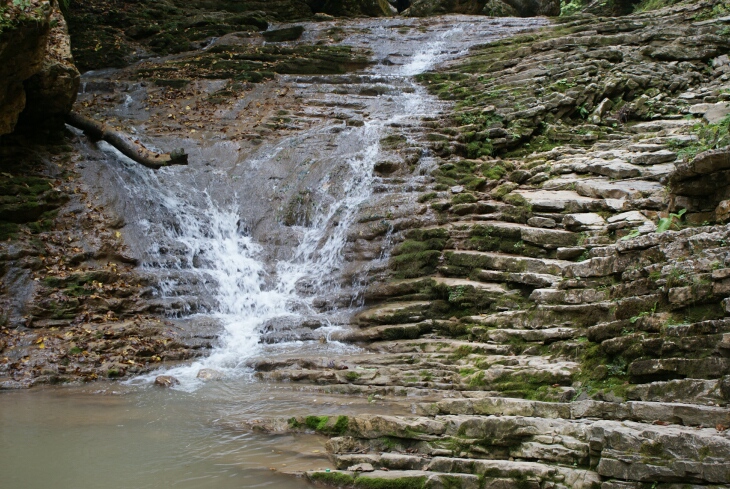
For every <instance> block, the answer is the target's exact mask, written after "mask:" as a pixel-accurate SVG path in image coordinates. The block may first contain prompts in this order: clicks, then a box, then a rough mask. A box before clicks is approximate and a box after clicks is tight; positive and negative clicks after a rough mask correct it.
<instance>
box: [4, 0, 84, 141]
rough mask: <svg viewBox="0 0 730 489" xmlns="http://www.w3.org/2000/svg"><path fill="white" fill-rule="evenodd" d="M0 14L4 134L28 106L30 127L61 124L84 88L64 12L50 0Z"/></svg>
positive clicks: (27, 115) (29, 2)
mask: <svg viewBox="0 0 730 489" xmlns="http://www.w3.org/2000/svg"><path fill="white" fill-rule="evenodd" d="M0 13H2V16H3V20H2V23H0V29H1V30H0V135H2V134H8V133H10V132H12V131H13V130H14V129H15V126H16V124H17V123H18V119H19V117H20V115H21V113H22V112H23V111H24V110H25V115H24V116H23V118H24V120H25V121H27V123H28V124H29V125H31V124H32V125H35V124H37V123H39V122H42V123H44V124H46V123H50V124H53V123H54V122H55V124H56V125H58V123H59V121H60V120H61V119H62V118H63V115H65V114H66V113H68V111H69V110H71V105H73V102H74V100H76V93H77V91H78V87H79V72H78V71H77V70H76V68H75V66H74V64H73V58H72V56H71V50H70V44H69V37H68V31H67V28H66V22H65V21H64V18H63V15H62V14H61V13H60V11H59V10H58V6H57V5H54V4H53V3H52V2H48V1H35V2H33V1H28V2H27V3H25V2H21V3H20V4H19V5H17V6H15V5H14V6H5V7H3V8H2V9H0ZM34 129H37V126H36V127H34Z"/></svg>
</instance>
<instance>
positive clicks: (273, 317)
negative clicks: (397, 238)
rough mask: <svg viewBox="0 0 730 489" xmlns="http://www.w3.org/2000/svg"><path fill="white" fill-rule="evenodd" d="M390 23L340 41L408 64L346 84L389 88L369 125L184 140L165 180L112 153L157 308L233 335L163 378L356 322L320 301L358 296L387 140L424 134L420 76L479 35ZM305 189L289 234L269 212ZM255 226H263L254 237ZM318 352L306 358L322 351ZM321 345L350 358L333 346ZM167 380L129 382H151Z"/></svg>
mask: <svg viewBox="0 0 730 489" xmlns="http://www.w3.org/2000/svg"><path fill="white" fill-rule="evenodd" d="M366 22H367V21H366ZM389 22H390V24H389ZM394 22H396V21H381V22H380V23H379V24H378V25H375V26H373V27H372V29H370V31H369V33H368V34H357V35H352V36H350V38H348V39H345V41H343V42H344V43H350V44H352V45H363V44H365V45H368V46H371V47H372V50H373V52H374V57H376V58H380V59H385V58H388V57H390V56H392V55H393V53H395V54H396V55H397V56H398V57H397V58H394V59H397V60H398V61H404V62H398V63H394V62H390V63H379V64H376V65H374V66H372V67H371V68H370V69H369V71H370V72H369V73H364V74H361V75H358V76H357V77H353V79H354V78H357V81H353V82H352V83H350V84H348V85H347V86H352V85H354V84H358V83H359V84H366V85H367V84H370V85H372V86H381V87H382V86H383V84H387V88H388V94H387V95H383V96H378V97H369V98H365V97H361V98H360V101H361V105H362V106H363V107H365V108H366V109H367V110H365V109H363V110H361V111H360V113H364V117H363V119H364V120H363V122H362V124H360V125H353V126H352V127H350V126H349V125H347V126H346V127H343V126H342V122H341V121H334V120H325V121H324V122H320V123H318V124H315V125H313V126H312V127H310V128H308V129H304V130H302V131H300V132H295V133H294V134H293V135H288V136H285V137H283V138H281V139H279V140H274V141H272V142H271V143H267V144H263V145H262V146H261V147H260V148H259V149H258V150H256V151H255V152H253V153H252V154H248V155H245V156H241V155H240V147H236V144H235V143H232V142H229V141H206V142H200V141H198V142H196V141H193V140H190V139H184V140H180V143H181V144H182V145H185V146H187V147H186V150H187V151H188V153H189V154H190V158H191V162H192V163H191V165H190V166H189V167H184V168H164V169H161V170H160V171H159V172H151V171H149V170H147V169H144V168H141V167H139V166H138V165H135V164H133V163H131V162H129V161H126V160H125V158H124V157H123V156H121V155H119V154H115V158H116V159H118V160H120V161H122V163H123V165H122V167H121V168H120V169H119V170H118V171H116V173H115V178H116V179H117V181H118V183H119V184H120V186H121V187H123V188H124V189H125V191H126V192H127V194H128V198H127V201H128V202H129V204H128V205H129V206H130V207H131V211H132V214H133V215H135V216H136V221H137V222H136V224H135V226H134V228H133V229H132V230H131V234H133V235H135V236H136V238H135V239H134V240H133V241H136V242H137V244H138V247H139V249H137V250H136V251H138V252H139V254H141V255H143V256H144V263H143V268H144V269H146V270H147V271H148V272H150V273H151V274H153V275H154V276H155V278H156V281H157V283H158V286H157V294H158V299H160V300H161V301H162V303H163V304H165V308H166V310H167V312H168V314H170V315H172V316H178V317H189V316H190V315H191V314H192V315H195V314H198V315H202V316H206V317H213V318H215V319H216V320H217V321H218V322H219V323H220V324H221V325H222V326H223V328H224V333H223V334H222V336H221V338H220V340H219V342H218V345H217V346H216V348H214V350H213V351H212V352H211V354H210V355H209V356H207V357H205V358H202V359H199V360H197V361H195V362H193V363H192V364H191V365H183V366H178V367H174V368H172V369H169V370H168V371H167V372H166V373H168V374H170V375H174V376H175V377H177V378H178V379H179V380H180V381H181V388H183V389H188V390H189V389H195V388H196V387H197V386H198V385H199V383H200V381H198V380H197V379H196V374H197V372H198V371H199V370H200V369H201V368H212V369H216V370H219V371H221V372H222V373H224V374H225V375H228V376H234V375H242V374H246V373H247V372H249V370H248V369H246V368H244V367H243V366H244V364H245V362H246V360H247V359H249V358H251V357H253V356H255V355H260V354H264V353H265V352H266V351H269V350H270V349H272V348H273V349H275V348H277V346H276V345H265V344H262V343H261V342H260V340H261V334H262V331H263V330H264V329H265V328H268V327H274V328H275V327H277V325H281V324H294V325H297V324H302V323H304V322H309V323H311V324H314V329H315V333H316V334H315V333H313V335H314V336H319V337H322V336H325V337H326V336H328V335H329V333H330V332H331V331H332V330H333V329H336V328H339V327H345V326H347V319H348V318H349V316H350V315H351V314H352V310H351V309H349V308H347V307H343V306H342V305H339V306H338V305H337V304H338V303H337V301H330V302H329V303H327V306H326V307H322V305H321V303H322V302H323V301H324V302H327V299H331V298H337V297H339V296H341V295H347V294H349V295H350V296H351V297H353V298H354V297H356V296H357V294H358V293H359V290H358V287H359V285H358V284H346V283H343V276H342V268H343V265H344V253H343V251H344V250H345V248H346V246H347V239H348V232H349V230H350V229H351V227H352V225H353V224H354V223H355V222H357V219H358V211H359V209H360V208H361V206H362V204H363V203H366V202H367V201H368V200H369V199H370V198H371V196H372V193H373V183H374V181H375V180H376V179H377V178H378V177H377V176H375V175H374V173H373V166H374V164H375V163H376V162H377V161H378V159H379V158H381V157H384V156H387V154H384V153H387V151H388V150H387V148H383V147H382V146H381V140H382V139H383V138H384V137H386V136H388V135H389V134H390V131H391V128H392V127H396V126H397V127H404V126H409V125H410V126H417V125H418V121H419V120H420V118H421V117H423V116H426V115H432V113H433V112H435V111H437V110H438V109H439V107H440V105H439V104H440V102H438V101H436V100H435V99H434V98H433V97H430V96H428V95H427V94H426V92H425V90H424V89H423V88H422V87H420V86H419V85H418V84H416V83H415V81H413V79H412V77H413V76H414V75H416V74H418V73H422V72H424V71H425V70H428V69H430V68H431V67H433V66H434V65H435V64H437V63H440V62H443V61H446V60H448V59H453V58H455V57H457V56H459V54H461V53H462V52H463V51H464V50H465V49H466V48H467V47H468V46H469V45H470V44H473V40H471V41H468V40H465V39H463V38H464V37H465V36H464V34H465V32H466V31H468V30H469V29H472V28H473V25H472V22H471V21H464V20H461V21H456V20H455V21H454V22H453V24H451V25H449V26H441V28H442V30H441V31H440V32H437V33H435V34H434V33H424V34H423V38H422V39H420V38H419V36H415V37H414V36H411V37H409V38H408V39H409V42H401V38H400V37H398V36H397V35H395V34H394V30H395V28H396V27H397V26H398V25H397V24H395V23H394ZM484 22H486V23H488V22H490V21H489V20H488V19H485V21H484ZM391 24H392V25H391ZM313 28H317V27H313ZM375 41H378V42H377V43H376V42H375ZM423 41H427V42H423ZM319 78H320V79H321V78H322V77H319ZM282 79H283V80H285V81H286V82H287V83H289V84H290V85H292V86H296V87H298V89H299V90H300V91H301V93H302V94H303V96H306V97H312V98H316V97H319V98H320V99H321V100H323V101H324V102H325V103H328V104H331V106H338V105H341V106H343V107H346V106H347V103H349V102H350V101H351V99H352V95H350V94H348V93H345V94H344V95H343V94H337V93H335V92H334V91H333V90H329V91H328V89H327V88H326V87H325V88H322V87H320V86H317V85H316V84H314V83H311V82H308V80H307V78H306V77H299V78H294V77H288V78H287V77H282ZM132 96H134V94H132ZM128 97H129V96H128ZM408 137H409V138H410V136H408ZM106 151H108V152H110V153H111V152H113V151H114V150H113V149H111V148H110V147H109V148H107V149H106ZM417 176H418V175H414V177H417ZM296 192H300V193H306V195H308V196H310V195H311V196H312V201H313V202H312V203H311V208H310V209H308V212H309V214H308V215H307V217H308V219H307V220H306V221H307V222H294V223H290V225H289V226H284V225H283V224H282V223H281V222H280V221H281V219H279V218H276V217H275V216H274V214H276V213H277V212H281V206H280V207H278V208H277V207H276V206H275V205H274V203H267V200H268V201H271V202H274V201H275V200H276V199H277V198H279V197H280V196H284V197H286V198H284V197H282V199H283V200H282V202H285V201H286V199H291V198H292V196H295V195H297V194H296ZM262 222H263V223H266V225H265V226H264V225H262V224H261V223H262ZM257 226H258V227H263V228H265V227H267V226H268V228H267V229H268V230H267V231H266V232H259V231H254V229H255V228H256V229H258V228H257ZM388 235H389V234H388ZM262 236H264V237H265V238H266V239H263V238H262ZM279 242H281V243H279ZM272 243H274V244H272ZM282 243H283V244H282ZM381 255H382V250H381ZM353 281H356V280H355V279H353ZM323 298H325V299H323ZM317 300H319V303H316V304H315V301H317ZM349 303H351V304H357V303H358V301H357V300H354V299H353V300H351V301H350V302H349ZM295 336H296V335H295ZM301 339H302V338H294V340H295V341H294V344H296V345H298V347H302V343H301V341H300V340H301ZM304 339H313V338H312V337H308V338H304ZM309 344H310V346H309V347H308V348H309V350H308V351H312V349H313V348H318V347H319V348H322V347H321V346H318V345H317V343H316V342H309ZM291 346H292V345H284V346H283V347H284V348H287V347H291ZM279 348H281V346H279ZM326 348H328V349H330V350H332V349H334V350H335V351H340V352H341V351H343V350H346V349H348V348H349V349H354V347H351V346H346V345H342V344H338V343H331V342H329V343H327V346H326ZM159 373H160V371H157V372H154V373H152V374H150V375H148V376H143V377H140V378H138V379H135V380H133V382H147V381H149V380H150V379H152V378H153V377H154V376H155V375H158V374H159Z"/></svg>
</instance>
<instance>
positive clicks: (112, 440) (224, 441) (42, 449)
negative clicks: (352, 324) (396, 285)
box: [0, 379, 403, 489]
mask: <svg viewBox="0 0 730 489" xmlns="http://www.w3.org/2000/svg"><path fill="white" fill-rule="evenodd" d="M365 411H368V412H378V411H380V412H386V411H387V412H389V413H397V412H399V411H403V410H399V409H397V408H396V409H394V408H393V407H392V406H391V407H387V408H386V407H385V406H383V405H382V404H378V403H372V402H368V401H367V399H355V400H353V399H352V398H345V397H337V396H322V395H321V394H319V393H316V392H309V391H299V390H297V389H294V388H288V387H281V386H279V387H277V386H271V385H267V384H261V383H242V382H241V380H240V379H239V380H238V381H236V382H235V383H226V382H216V383H212V384H208V385H206V386H204V387H203V388H200V389H198V390H196V391H195V392H192V393H188V392H183V391H178V390H169V389H160V388H152V387H145V388H140V387H131V386H125V385H121V384H93V385H89V386H81V387H68V386H67V387H48V388H41V389H33V390H28V391H17V392H3V393H2V394H0V454H1V456H0V487H3V488H19V489H20V488H23V489H36V488H38V489H41V488H44V489H45V488H55V489H67V488H68V489H70V488H85V489H93V488H104V489H117V488H119V489H122V488H136V489H143V488H159V487H174V488H184V489H192V488H202V487H205V488H214V489H224V488H234V487H235V488H241V487H267V488H272V489H280V488H281V489H284V488H306V487H312V486H310V485H309V484H308V483H307V482H306V481H305V480H304V479H302V478H297V477H293V476H291V475H285V474H282V473H281V472H280V471H286V472H292V471H296V472H298V471H304V470H309V469H318V468H330V467H332V466H331V464H330V463H329V461H328V460H327V458H326V454H325V449H324V441H325V440H324V438H322V437H319V436H316V435H313V434H311V435H310V434H303V435H297V436H290V435H279V436H272V435H263V434H257V433H251V432H247V431H244V430H238V429H236V428H235V424H236V421H239V420H244V419H251V418H255V417H256V416H257V415H262V414H265V415H267V416H276V415H281V416H290V415H293V414H303V413H311V412H316V413H320V414H330V413H331V414H334V413H338V414H342V413H358V412H365ZM401 413H402V412H401Z"/></svg>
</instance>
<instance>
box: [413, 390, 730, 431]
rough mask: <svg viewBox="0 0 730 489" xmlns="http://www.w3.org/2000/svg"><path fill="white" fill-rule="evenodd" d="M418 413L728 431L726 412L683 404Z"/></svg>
mask: <svg viewBox="0 0 730 489" xmlns="http://www.w3.org/2000/svg"><path fill="white" fill-rule="evenodd" d="M418 413H419V414H424V415H430V416H435V415H439V414H477V415H508V416H527V417H538V418H563V419H583V418H591V419H606V420H613V421H636V422H642V423H660V424H664V423H669V424H678V425H682V426H700V427H703V428H716V427H717V426H729V427H730V409H728V408H722V407H715V406H698V405H694V404H687V403H672V402H643V401H628V402H625V403H614V402H602V401H592V400H583V401H574V402H569V403H558V402H541V401H532V400H527V399H514V398H513V399H510V398H504V397H484V398H481V399H444V400H442V401H439V402H437V403H428V404H425V403H424V404H419V405H418Z"/></svg>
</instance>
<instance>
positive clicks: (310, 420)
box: [304, 416, 329, 431]
mask: <svg viewBox="0 0 730 489" xmlns="http://www.w3.org/2000/svg"><path fill="white" fill-rule="evenodd" d="M327 421H329V417H328V416H307V417H306V418H305V419H304V424H305V426H307V428H310V429H313V430H314V431H322V430H324V428H325V426H327Z"/></svg>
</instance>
